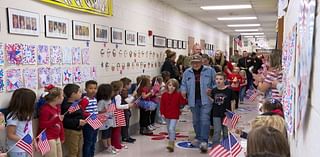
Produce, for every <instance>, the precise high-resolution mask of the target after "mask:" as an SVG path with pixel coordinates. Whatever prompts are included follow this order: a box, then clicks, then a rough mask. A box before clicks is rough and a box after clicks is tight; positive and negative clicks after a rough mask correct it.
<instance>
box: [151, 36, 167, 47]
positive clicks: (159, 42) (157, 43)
mask: <svg viewBox="0 0 320 157" xmlns="http://www.w3.org/2000/svg"><path fill="white" fill-rule="evenodd" d="M166 43H167V42H166V37H162V36H158V35H154V36H153V47H166Z"/></svg>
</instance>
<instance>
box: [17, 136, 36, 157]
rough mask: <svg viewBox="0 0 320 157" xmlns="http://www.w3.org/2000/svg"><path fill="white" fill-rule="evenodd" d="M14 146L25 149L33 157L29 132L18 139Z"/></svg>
mask: <svg viewBox="0 0 320 157" xmlns="http://www.w3.org/2000/svg"><path fill="white" fill-rule="evenodd" d="M16 146H17V147H19V148H21V149H22V150H24V151H26V152H27V153H28V154H29V155H30V156H31V157H33V149H32V137H31V136H30V135H29V134H27V135H25V136H24V137H23V138H22V139H20V140H19V141H18V142H17V144H16Z"/></svg>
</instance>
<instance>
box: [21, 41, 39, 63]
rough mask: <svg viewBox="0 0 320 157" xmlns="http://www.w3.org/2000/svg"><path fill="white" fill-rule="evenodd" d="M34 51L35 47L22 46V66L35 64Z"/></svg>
mask: <svg viewBox="0 0 320 157" xmlns="http://www.w3.org/2000/svg"><path fill="white" fill-rule="evenodd" d="M36 51H37V47H36V46H35V45H28V44H25V45H23V48H22V64H36V62H37V60H36Z"/></svg>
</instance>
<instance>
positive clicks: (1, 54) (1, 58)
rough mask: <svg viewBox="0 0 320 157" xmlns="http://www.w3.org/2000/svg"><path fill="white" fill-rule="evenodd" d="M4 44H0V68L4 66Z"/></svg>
mask: <svg viewBox="0 0 320 157" xmlns="http://www.w3.org/2000/svg"><path fill="white" fill-rule="evenodd" d="M4 47H5V46H4V44H3V43H1V42H0V66H1V65H4Z"/></svg>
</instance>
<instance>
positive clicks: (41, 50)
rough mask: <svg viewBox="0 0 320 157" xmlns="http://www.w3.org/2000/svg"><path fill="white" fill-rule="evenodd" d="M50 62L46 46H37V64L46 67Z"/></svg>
mask: <svg viewBox="0 0 320 157" xmlns="http://www.w3.org/2000/svg"><path fill="white" fill-rule="evenodd" d="M49 61H50V55H49V48H48V45H39V46H38V64H39V65H47V64H49Z"/></svg>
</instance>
